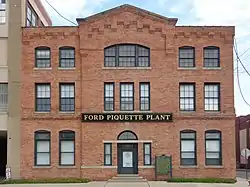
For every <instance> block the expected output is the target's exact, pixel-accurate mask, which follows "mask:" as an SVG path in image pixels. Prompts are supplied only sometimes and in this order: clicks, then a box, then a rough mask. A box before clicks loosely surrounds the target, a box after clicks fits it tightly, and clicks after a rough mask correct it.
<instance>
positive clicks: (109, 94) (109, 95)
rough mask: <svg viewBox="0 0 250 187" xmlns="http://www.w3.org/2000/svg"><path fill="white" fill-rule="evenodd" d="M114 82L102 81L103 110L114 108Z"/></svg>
mask: <svg viewBox="0 0 250 187" xmlns="http://www.w3.org/2000/svg"><path fill="white" fill-rule="evenodd" d="M114 87H115V85H114V83H104V110H105V111H113V110H114V94H115V90H114Z"/></svg>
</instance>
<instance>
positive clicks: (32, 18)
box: [26, 3, 38, 27]
mask: <svg viewBox="0 0 250 187" xmlns="http://www.w3.org/2000/svg"><path fill="white" fill-rule="evenodd" d="M37 25H38V16H37V14H36V12H35V10H34V9H33V8H32V6H31V5H30V4H29V3H28V6H27V20H26V26H27V27H35V26H37Z"/></svg>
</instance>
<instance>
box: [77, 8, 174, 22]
mask: <svg viewBox="0 0 250 187" xmlns="http://www.w3.org/2000/svg"><path fill="white" fill-rule="evenodd" d="M124 7H127V8H134V9H138V10H140V11H141V12H144V13H146V14H149V15H151V16H154V17H156V18H159V19H162V20H165V21H170V22H175V24H176V23H177V21H178V18H168V17H165V16H162V15H160V14H156V13H154V12H150V11H148V10H145V9H142V8H139V7H136V6H133V5H129V4H123V5H120V6H116V7H114V8H110V9H107V10H104V11H102V12H99V13H97V14H93V15H91V16H88V17H85V18H76V21H77V22H78V24H79V23H80V22H84V21H88V20H89V19H92V18H94V17H98V16H101V15H103V14H106V13H107V12H110V11H113V10H116V9H119V8H124Z"/></svg>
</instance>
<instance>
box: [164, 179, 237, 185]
mask: <svg viewBox="0 0 250 187" xmlns="http://www.w3.org/2000/svg"><path fill="white" fill-rule="evenodd" d="M167 182H175V183H229V184H233V183H236V182H237V180H236V179H221V178H170V179H168V180H167Z"/></svg>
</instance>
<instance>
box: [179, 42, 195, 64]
mask: <svg viewBox="0 0 250 187" xmlns="http://www.w3.org/2000/svg"><path fill="white" fill-rule="evenodd" d="M194 59H195V50H194V47H188V46H186V47H180V48H179V67H181V68H192V67H195V62H194Z"/></svg>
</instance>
